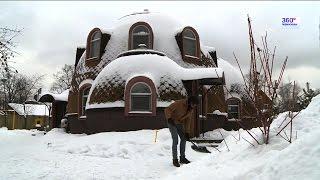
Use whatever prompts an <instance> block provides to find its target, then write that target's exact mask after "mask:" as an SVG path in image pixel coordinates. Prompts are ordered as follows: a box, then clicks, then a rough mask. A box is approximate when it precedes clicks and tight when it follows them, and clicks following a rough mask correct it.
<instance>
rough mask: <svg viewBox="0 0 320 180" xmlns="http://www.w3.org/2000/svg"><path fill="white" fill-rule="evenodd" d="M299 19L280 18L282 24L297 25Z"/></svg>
mask: <svg viewBox="0 0 320 180" xmlns="http://www.w3.org/2000/svg"><path fill="white" fill-rule="evenodd" d="M298 23H299V20H298V18H296V17H292V18H282V25H283V26H298Z"/></svg>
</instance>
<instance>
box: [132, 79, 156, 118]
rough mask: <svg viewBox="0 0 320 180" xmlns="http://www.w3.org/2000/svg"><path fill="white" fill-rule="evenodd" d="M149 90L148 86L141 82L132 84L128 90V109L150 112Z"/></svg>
mask: <svg viewBox="0 0 320 180" xmlns="http://www.w3.org/2000/svg"><path fill="white" fill-rule="evenodd" d="M151 94H152V93H151V90H150V87H149V86H148V85H147V84H145V83H142V82H139V83H136V84H134V85H133V86H132V88H131V91H130V100H131V104H130V111H147V112H151V111H152V107H151Z"/></svg>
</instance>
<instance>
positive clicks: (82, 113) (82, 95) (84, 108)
mask: <svg viewBox="0 0 320 180" xmlns="http://www.w3.org/2000/svg"><path fill="white" fill-rule="evenodd" d="M90 88H91V86H88V87H86V88H84V89H83V90H82V93H81V116H85V112H86V104H87V101H88V97H89V92H90ZM87 89H89V91H88V94H86V95H85V94H84V92H85V91H86V90H87ZM84 98H86V101H85V102H84Z"/></svg>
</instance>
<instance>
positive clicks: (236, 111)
mask: <svg viewBox="0 0 320 180" xmlns="http://www.w3.org/2000/svg"><path fill="white" fill-rule="evenodd" d="M227 104H228V119H240V108H241V106H240V105H241V102H240V99H238V98H230V99H228V100H227Z"/></svg>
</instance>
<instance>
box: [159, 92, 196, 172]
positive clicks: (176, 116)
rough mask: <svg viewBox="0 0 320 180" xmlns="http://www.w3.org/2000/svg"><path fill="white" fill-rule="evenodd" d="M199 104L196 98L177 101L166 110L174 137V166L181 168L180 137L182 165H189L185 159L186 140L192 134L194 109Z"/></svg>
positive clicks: (191, 97) (169, 126)
mask: <svg viewBox="0 0 320 180" xmlns="http://www.w3.org/2000/svg"><path fill="white" fill-rule="evenodd" d="M197 104H198V98H197V97H196V96H190V97H189V98H188V99H181V100H178V101H175V102H174V103H172V104H171V105H170V106H168V107H167V108H165V110H164V112H165V116H166V119H167V121H168V128H169V131H170V133H171V137H172V156H173V165H174V166H176V167H180V164H179V162H178V155H177V145H178V135H179V137H180V163H183V164H188V163H190V161H189V160H188V159H187V158H186V157H185V148H186V140H187V139H188V134H189V133H190V128H188V127H190V123H191V122H192V121H191V120H192V119H193V117H192V115H193V109H194V107H195V106H196V105H197Z"/></svg>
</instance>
